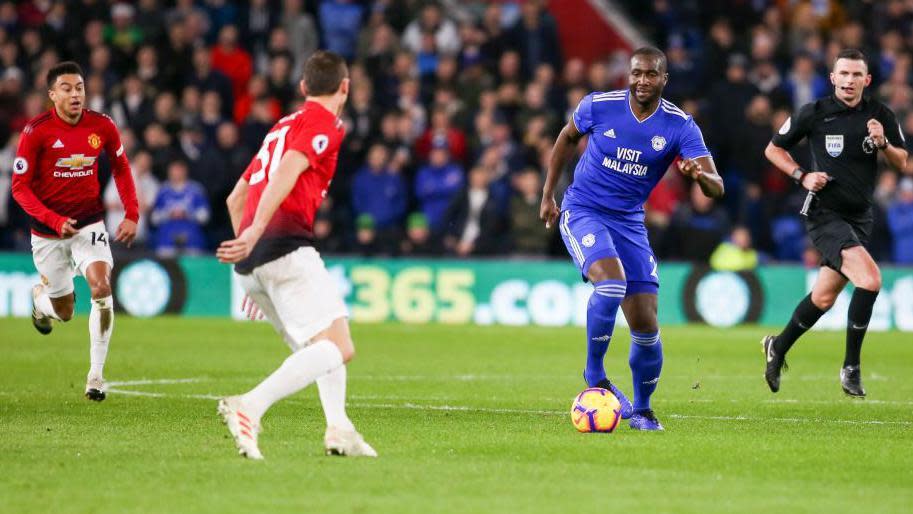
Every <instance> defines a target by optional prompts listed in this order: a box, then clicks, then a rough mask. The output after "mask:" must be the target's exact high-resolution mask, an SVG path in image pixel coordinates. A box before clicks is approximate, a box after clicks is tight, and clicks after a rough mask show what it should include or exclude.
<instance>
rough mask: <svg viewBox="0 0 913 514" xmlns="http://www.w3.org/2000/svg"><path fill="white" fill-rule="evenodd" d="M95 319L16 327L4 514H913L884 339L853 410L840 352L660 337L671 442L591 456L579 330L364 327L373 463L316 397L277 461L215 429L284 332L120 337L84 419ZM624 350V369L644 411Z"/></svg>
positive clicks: (616, 366) (594, 442) (5, 395)
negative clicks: (781, 355) (328, 437)
mask: <svg viewBox="0 0 913 514" xmlns="http://www.w3.org/2000/svg"><path fill="white" fill-rule="evenodd" d="M86 333H87V330H86V318H84V317H83V318H77V319H75V320H73V321H72V322H70V323H68V324H66V325H60V324H58V325H57V326H56V328H55V331H54V333H53V334H51V335H50V336H48V337H42V336H40V335H38V334H37V333H36V332H34V330H33V329H32V328H31V326H30V324H29V320H26V319H19V320H13V319H0V356H2V357H0V358H2V373H0V469H2V479H0V512H2V513H4V514H5V513H16V514H25V513H92V514H101V513H115V512H117V513H134V512H154V513H178V512H180V513H230V512H240V513H250V512H315V513H331V512H355V513H361V512H363V513H375V512H391V513H410V512H416V513H419V512H421V513H426V512H434V513H438V512H455V513H474V512H493V513H499V514H504V513H516V512H522V513H527V512H612V513H615V512H656V513H667V512H668V513H690V512H694V513H701V514H706V513H716V512H719V513H749V512H764V513H768V512H789V513H804V512H826V513H834V512H866V513H877V512H897V513H901V512H907V513H909V512H911V511H913V376H911V373H910V371H911V369H913V368H911V363H913V345H911V344H910V343H911V342H913V341H911V338H910V336H909V334H900V333H882V334H878V333H873V334H869V336H868V338H867V341H866V345H865V347H864V351H863V357H864V359H863V361H864V362H863V378H864V380H865V385H866V387H867V389H868V392H869V398H868V399H866V400H863V401H859V400H856V401H854V400H851V399H849V398H846V397H844V396H843V393H842V391H841V390H840V385H839V381H838V378H837V373H838V370H839V367H840V363H841V362H842V355H843V334H842V333H838V332H831V333H813V334H810V335H809V336H807V337H806V338H805V339H803V340H802V341H800V342H799V343H798V344H797V345H796V347H795V348H794V350H793V352H792V353H791V354H790V361H791V362H790V364H791V365H792V369H791V371H790V372H788V373H787V374H786V375H785V378H784V381H783V387H782V389H781V391H780V393H779V394H777V395H772V394H770V393H769V392H768V390H767V387H766V385H765V384H764V381H763V379H762V377H761V373H762V369H761V367H762V355H761V352H760V347H759V345H758V339H759V338H760V336H761V335H762V334H763V333H764V330H763V329H761V328H756V327H750V328H736V329H728V330H718V329H711V328H706V327H687V328H674V327H669V328H666V329H664V331H663V341H664V347H665V354H666V360H665V368H664V370H663V378H662V381H661V382H660V387H659V390H658V392H657V394H656V397H655V403H654V408H655V410H656V412H657V415H658V416H659V418H660V420H661V421H662V422H663V423H664V424H665V426H666V432H665V433H635V432H633V431H632V430H630V429H629V428H628V427H627V424H626V423H625V424H623V425H621V426H620V427H619V429H618V430H617V431H616V433H613V434H608V435H605V434H578V433H577V432H576V431H575V430H574V429H573V427H572V425H571V423H570V416H569V413H568V411H569V408H570V404H571V400H572V399H573V397H574V395H575V394H576V393H577V392H579V390H581V389H582V388H583V384H582V381H581V379H580V372H581V369H582V365H583V352H584V348H583V337H584V336H583V331H582V329H569V328H568V329H543V328H510V327H475V326H459V327H457V326H410V325H392V324H391V325H355V326H354V327H353V333H354V336H355V340H356V345H357V348H358V356H357V357H356V360H355V361H354V362H353V363H352V364H351V365H350V367H349V414H350V416H351V417H352V418H353V420H354V421H355V423H356V425H357V426H358V428H359V429H360V430H361V432H362V433H363V434H364V435H365V437H366V439H367V440H368V441H369V442H370V443H372V444H373V445H374V446H375V448H377V450H378V452H379V453H380V458H379V459H377V460H366V459H361V460H359V459H344V458H331V457H325V456H324V455H323V454H322V444H321V443H322V435H323V428H324V421H323V414H322V412H321V410H320V406H319V401H318V399H317V394H316V389H315V388H314V387H313V386H312V387H311V388H308V389H307V390H305V391H304V392H302V393H299V394H298V395H295V396H293V397H292V398H289V399H287V400H286V401H284V402H281V403H279V404H277V405H276V406H275V407H274V408H273V409H272V410H271V411H270V412H269V413H267V415H266V417H265V418H264V432H263V434H262V435H261V438H260V446H261V449H262V450H263V453H264V455H265V456H266V460H265V461H263V462H250V461H246V460H244V459H242V458H241V457H239V456H238V455H237V453H236V451H235V449H234V446H233V444H232V441H231V440H230V439H229V438H228V435H227V431H226V430H225V428H224V427H223V425H222V424H221V423H220V421H219V419H218V417H217V415H216V402H215V401H214V400H213V399H212V398H215V397H217V396H220V395H225V394H234V393H239V392H242V391H245V390H246V389H248V388H249V387H251V386H252V385H254V384H255V383H256V382H258V381H259V380H260V379H261V378H262V377H263V376H265V375H266V374H268V373H269V372H270V371H272V370H273V369H274V368H275V367H276V366H278V364H279V363H280V362H281V360H282V359H283V358H284V356H285V355H286V347H285V345H284V344H282V343H281V341H280V340H279V339H278V337H276V336H275V335H274V334H273V332H272V329H271V328H270V327H269V326H268V325H266V324H263V323H261V324H255V323H236V322H231V321H227V320H203V319H174V318H163V319H155V320H139V319H129V318H126V317H123V316H121V317H119V318H118V319H117V324H116V327H115V332H114V338H113V341H112V344H111V350H110V354H109V357H108V365H107V369H106V378H107V379H108V380H109V381H112V382H114V385H113V386H112V387H113V392H112V393H111V394H110V395H109V398H108V400H107V401H105V402H103V403H101V404H95V403H91V402H88V401H87V400H84V399H83V398H82V389H83V386H84V376H85V373H86V371H87V368H88V342H87V335H86ZM627 347H628V341H627V334H626V333H625V331H623V330H620V331H618V332H617V333H616V336H615V341H614V342H613V343H612V347H611V348H610V350H609V356H608V360H607V362H608V369H609V373H610V376H611V377H615V380H616V381H617V382H618V383H620V384H621V385H623V386H626V387H624V389H625V390H626V391H628V392H630V389H631V387H630V372H629V371H628V369H627Z"/></svg>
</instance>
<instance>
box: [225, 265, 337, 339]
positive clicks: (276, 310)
mask: <svg viewBox="0 0 913 514" xmlns="http://www.w3.org/2000/svg"><path fill="white" fill-rule="evenodd" d="M238 276H239V277H240V282H241V287H243V288H244V291H245V292H246V293H247V294H248V296H250V298H251V299H252V300H253V301H254V302H256V304H257V306H259V307H260V310H261V311H263V314H265V315H266V317H267V318H268V319H269V321H270V323H272V324H273V327H274V328H275V329H276V331H277V332H279V334H280V335H281V336H282V338H283V339H284V340H285V342H286V344H288V345H289V347H290V348H291V349H292V351H293V352H294V351H297V350H299V349H300V348H303V347H304V346H307V344H308V343H309V342H310V340H311V339H312V338H313V337H314V336H315V335H317V334H318V333H319V332H321V331H323V330H325V329H326V328H328V327H329V326H330V324H331V323H333V321H335V320H337V319H338V318H343V317H348V315H349V312H348V309H347V308H346V304H345V303H344V302H343V301H342V296H340V294H339V290H338V288H337V287H336V283H335V282H334V281H333V277H331V276H330V273H329V272H328V271H327V269H326V266H325V265H324V263H323V259H321V258H320V254H319V253H317V250H315V249H314V248H311V247H302V248H299V249H297V250H295V251H294V252H291V253H289V254H286V255H283V256H282V257H280V258H278V259H276V260H273V261H270V262H267V263H266V264H262V265H260V266H257V267H256V268H254V270H253V272H252V273H251V274H250V275H240V274H239V275H238Z"/></svg>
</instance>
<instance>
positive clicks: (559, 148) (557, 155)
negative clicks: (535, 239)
mask: <svg viewBox="0 0 913 514" xmlns="http://www.w3.org/2000/svg"><path fill="white" fill-rule="evenodd" d="M582 137H583V134H581V133H580V132H579V131H578V130H577V127H576V126H575V125H574V122H573V121H569V122H568V123H567V125H565V126H564V128H563V129H561V133H560V134H558V139H556V140H555V146H554V147H553V148H552V158H551V160H549V163H548V173H547V175H546V177H545V186H543V188H542V204H541V206H540V207H539V219H541V220H542V221H544V222H545V228H551V227H552V225H553V224H554V223H555V220H557V219H558V203H557V202H555V186H557V185H558V179H560V178H561V172H562V171H563V170H564V168H565V167H566V166H567V163H568V161H569V160H570V159H571V156H573V155H574V151H575V150H576V148H577V143H578V142H579V141H580V139H581V138H582Z"/></svg>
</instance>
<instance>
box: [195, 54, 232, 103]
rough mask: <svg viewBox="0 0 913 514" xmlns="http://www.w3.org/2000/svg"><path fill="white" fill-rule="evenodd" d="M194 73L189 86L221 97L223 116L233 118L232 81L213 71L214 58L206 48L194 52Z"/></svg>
mask: <svg viewBox="0 0 913 514" xmlns="http://www.w3.org/2000/svg"><path fill="white" fill-rule="evenodd" d="M193 68H194V73H193V75H192V76H191V77H189V81H188V84H189V85H192V86H195V87H196V89H197V90H198V91H200V92H201V93H203V92H208V91H213V92H215V93H217V94H218V95H219V100H220V102H219V103H220V106H221V108H222V109H223V111H222V114H223V115H224V116H225V117H228V116H231V106H232V101H233V99H234V97H233V96H232V85H231V81H230V80H229V79H228V77H226V76H225V75H224V74H223V73H222V72H220V71H219V70H216V69H213V67H212V57H211V55H210V52H209V50H207V49H206V47H203V46H201V47H198V48H196V49H195V50H194V51H193Z"/></svg>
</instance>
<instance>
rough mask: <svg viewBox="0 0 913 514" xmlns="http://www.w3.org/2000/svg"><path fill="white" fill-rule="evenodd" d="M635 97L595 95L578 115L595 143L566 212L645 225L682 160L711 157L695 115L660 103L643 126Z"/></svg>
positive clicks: (569, 191)
mask: <svg viewBox="0 0 913 514" xmlns="http://www.w3.org/2000/svg"><path fill="white" fill-rule="evenodd" d="M629 94H630V93H629V91H627V90H618V91H610V92H607V93H590V94H589V95H587V96H586V97H584V99H583V100H581V101H580V104H579V105H578V106H577V109H576V110H575V111H574V115H573V121H574V125H576V126H577V130H578V131H580V133H581V134H589V136H590V138H589V141H588V142H587V145H586V150H585V151H584V153H583V156H582V157H581V159H580V161H579V162H578V163H577V167H576V169H575V170H574V182H573V183H572V184H571V186H570V187H568V189H567V192H566V193H565V195H564V201H563V202H562V209H563V210H566V209H568V208H569V207H574V206H576V207H585V208H590V209H596V210H601V211H606V212H607V213H610V214H613V215H615V216H622V217H624V218H627V219H639V220H643V213H644V207H643V205H644V202H646V201H647V197H648V196H650V192H651V191H653V188H654V187H656V184H657V183H658V182H659V180H660V179H661V178H662V176H663V174H664V173H665V172H666V169H668V167H669V165H670V164H672V162H673V161H674V160H675V158H676V157H677V156H679V155H681V156H682V157H684V158H686V159H694V158H697V157H704V156H708V155H710V152H709V151H708V150H707V146H706V145H705V144H704V138H703V136H702V135H701V130H700V129H699V128H698V126H697V124H696V123H694V119H692V118H691V116H689V115H687V114H685V112H684V111H682V110H681V109H679V108H678V107H676V106H675V105H674V104H673V103H672V102H669V101H667V100H665V99H660V102H659V105H658V106H657V108H656V111H655V112H654V113H653V114H652V115H650V117H648V118H647V119H645V120H643V121H639V120H638V119H637V118H636V117H635V116H634V112H633V111H632V110H631V105H630V103H629V99H628V95H629Z"/></svg>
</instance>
